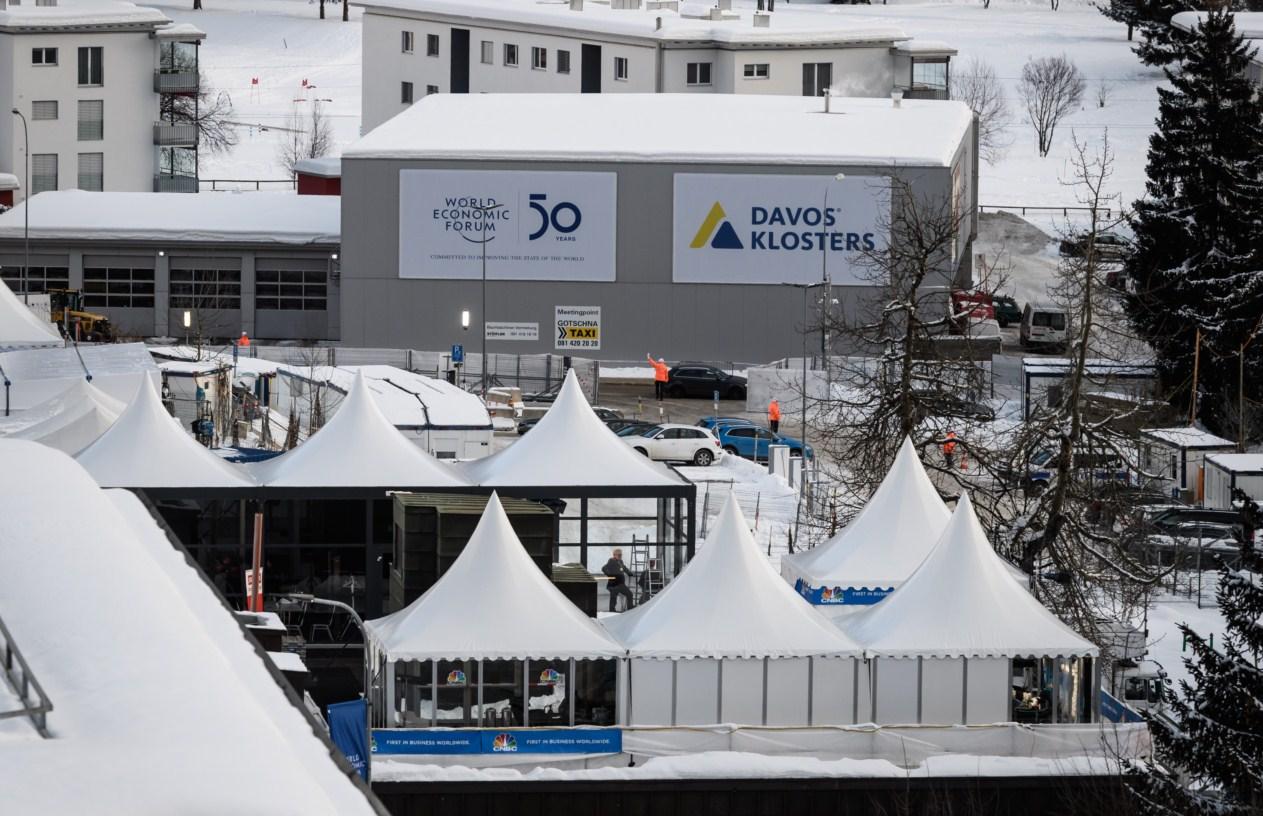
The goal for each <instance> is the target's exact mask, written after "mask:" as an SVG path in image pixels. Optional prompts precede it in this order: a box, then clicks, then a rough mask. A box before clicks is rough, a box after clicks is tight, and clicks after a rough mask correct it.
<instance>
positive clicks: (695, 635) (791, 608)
mask: <svg viewBox="0 0 1263 816" xmlns="http://www.w3.org/2000/svg"><path fill="white" fill-rule="evenodd" d="M531 433H534V431H531ZM602 623H603V624H604V625H605V628H606V629H607V630H608V631H609V632H610V634H612V635H613V636H614V637H615V638H617V639H618V640H619V641H620V642H621V643H622V644H623V645H624V646H626V647H627V651H628V654H629V655H630V656H632V657H653V658H692V657H703V658H762V657H815V656H839V657H852V656H855V655H857V654H859V647H857V646H856V645H855V643H854V642H852V641H851V639H850V638H849V637H847V636H846V635H845V634H843V633H842V632H841V630H839V629H837V628H836V627H834V626H833V625H832V624H831V623H829V621H828V620H827V619H825V618H824V617H823V616H822V615H821V614H820V613H819V612H817V611H816V610H815V609H814V608H812V607H811V605H810V604H808V603H807V602H806V601H804V600H803V599H802V598H800V597H799V596H798V595H797V594H796V593H795V592H794V590H793V589H792V588H790V586H789V585H788V584H786V583H785V582H784V581H782V580H781V579H780V577H779V576H778V575H777V574H776V570H775V569H773V568H772V565H771V564H770V563H769V562H768V561H767V559H766V558H764V557H763V554H762V553H760V552H759V550H758V547H757V546H756V545H755V543H754V538H753V537H752V536H751V535H750V528H749V527H748V526H747V525H746V520H745V517H744V516H743V515H742V514H741V508H739V507H738V506H737V502H736V501H735V500H733V499H732V498H729V499H728V502H727V503H726V504H725V505H724V508H723V510H722V511H720V514H719V519H718V521H717V522H716V524H715V527H714V529H713V530H712V532H711V534H710V535H709V536H707V539H706V545H705V546H703V547H702V548H701V550H700V551H699V552H698V554H697V555H696V556H695V557H694V558H693V560H692V561H690V562H689V563H688V566H686V567H685V568H684V571H683V572H681V573H680V575H679V577H677V578H676V579H675V580H674V581H672V582H671V583H669V584H667V586H666V588H665V589H664V590H662V592H660V593H659V594H658V595H656V596H654V597H653V598H652V599H651V600H650V601H649V602H648V603H646V604H644V605H643V606H640V607H637V608H635V609H632V610H630V611H628V612H624V613H623V614H621V615H618V616H614V617H609V618H605V619H603V620H602Z"/></svg>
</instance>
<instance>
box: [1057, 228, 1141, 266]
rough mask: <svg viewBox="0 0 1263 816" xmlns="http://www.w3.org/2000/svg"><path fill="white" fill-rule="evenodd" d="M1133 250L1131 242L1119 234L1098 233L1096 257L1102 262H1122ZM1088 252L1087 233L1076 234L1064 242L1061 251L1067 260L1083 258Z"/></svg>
mask: <svg viewBox="0 0 1263 816" xmlns="http://www.w3.org/2000/svg"><path fill="white" fill-rule="evenodd" d="M1130 248H1131V241H1129V240H1127V239H1126V238H1124V237H1123V236H1122V235H1119V234H1118V233H1117V232H1098V233H1097V234H1096V257H1097V258H1098V259H1099V260H1102V261H1121V260H1122V259H1123V256H1124V255H1126V254H1127V250H1128V249H1130ZM1087 250H1088V236H1087V234H1086V233H1082V232H1080V233H1076V234H1074V235H1070V236H1068V237H1066V238H1065V239H1063V240H1062V242H1061V246H1060V251H1061V254H1062V255H1064V256H1065V257H1067V258H1082V257H1083V254H1084V253H1085V252H1087Z"/></svg>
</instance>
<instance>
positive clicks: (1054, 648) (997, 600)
mask: <svg viewBox="0 0 1263 816" xmlns="http://www.w3.org/2000/svg"><path fill="white" fill-rule="evenodd" d="M840 623H841V625H843V626H844V627H845V628H846V630H847V631H848V632H849V633H850V634H851V636H852V637H853V638H855V639H856V640H857V641H859V642H860V643H862V644H863V645H864V651H865V654H867V655H868V656H870V657H871V656H877V657H971V658H972V657H1082V656H1088V657H1095V656H1096V655H1097V654H1098V653H1099V650H1098V649H1097V647H1096V646H1094V645H1092V644H1091V643H1089V642H1088V641H1087V640H1084V639H1083V638H1082V637H1080V636H1079V635H1077V634H1075V633H1074V632H1073V631H1072V630H1071V629H1070V628H1069V627H1068V626H1066V625H1065V624H1064V623H1062V622H1061V621H1060V620H1059V619H1058V618H1057V617H1056V616H1055V615H1053V613H1052V612H1050V611H1048V609H1047V608H1046V607H1045V606H1044V605H1043V604H1041V603H1040V602H1039V601H1038V600H1036V599H1035V596H1033V595H1031V594H1030V593H1029V592H1027V591H1026V590H1025V589H1024V588H1022V586H1021V585H1020V584H1019V583H1018V582H1017V581H1015V580H1014V579H1013V575H1012V574H1011V573H1010V571H1009V568H1008V567H1007V566H1005V563H1004V560H1003V559H1002V558H1000V556H998V555H996V552H995V550H993V549H992V548H991V543H990V542H989V541H987V536H986V533H984V532H983V531H982V526H981V525H980V524H979V523H978V517H977V516H976V515H975V514H974V508H973V504H972V503H971V502H970V500H969V496H968V495H962V496H961V497H960V501H959V502H957V504H956V512H955V513H954V514H953V515H952V519H951V521H950V522H948V525H947V528H946V529H945V530H944V531H943V535H942V538H940V539H939V541H938V543H937V544H935V546H934V550H933V552H931V553H930V555H929V556H928V557H927V558H926V559H925V563H923V564H922V565H921V566H920V568H919V569H917V571H916V572H915V573H913V574H912V577H910V578H909V579H908V580H907V581H905V582H904V584H903V586H901V587H899V588H898V589H896V590H895V591H894V592H893V593H892V594H891V595H890V596H889V597H888V598H886V600H884V601H883V602H881V603H880V604H878V605H877V606H875V607H873V608H872V609H871V610H869V611H867V612H865V613H863V614H862V615H856V616H854V617H850V618H846V619H843V620H842V621H840Z"/></svg>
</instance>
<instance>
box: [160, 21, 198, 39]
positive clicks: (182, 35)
mask: <svg viewBox="0 0 1263 816" xmlns="http://www.w3.org/2000/svg"><path fill="white" fill-rule="evenodd" d="M153 35H154V37H156V38H158V39H160V40H185V41H188V40H199V41H200V40H204V39H206V32H205V31H203V30H202V29H200V28H198V27H197V26H195V25H193V24H192V23H172V24H171V25H167V26H162V27H161V28H159V29H158V30H157V31H155V32H154V33H153Z"/></svg>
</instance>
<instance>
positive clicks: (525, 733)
mask: <svg viewBox="0 0 1263 816" xmlns="http://www.w3.org/2000/svg"><path fill="white" fill-rule="evenodd" d="M622 750H623V732H622V731H621V730H620V729H618V728H514V729H509V730H498V729H453V730H450V731H448V730H443V729H435V728H417V729H413V728H375V729H373V753H374V754H378V755H382V754H412V755H416V754H617V753H619V752H620V751H622Z"/></svg>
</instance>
